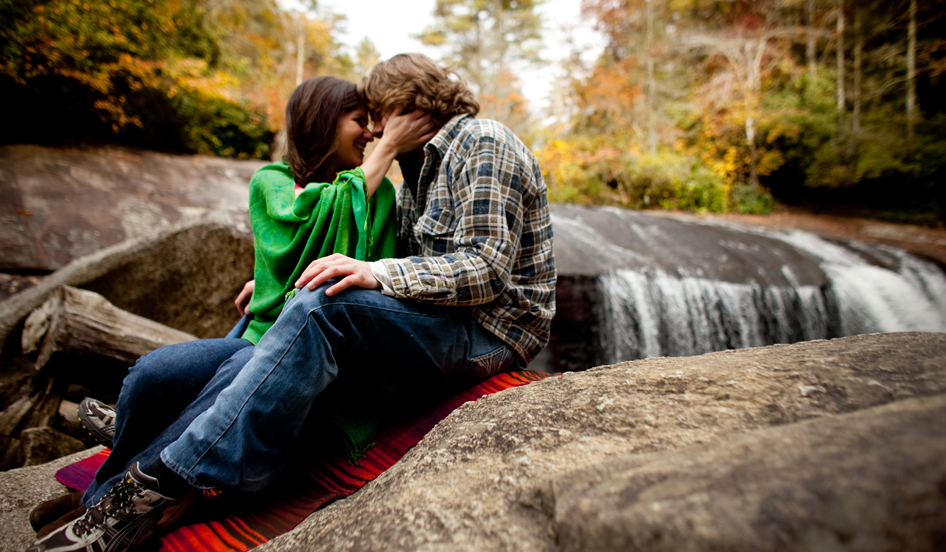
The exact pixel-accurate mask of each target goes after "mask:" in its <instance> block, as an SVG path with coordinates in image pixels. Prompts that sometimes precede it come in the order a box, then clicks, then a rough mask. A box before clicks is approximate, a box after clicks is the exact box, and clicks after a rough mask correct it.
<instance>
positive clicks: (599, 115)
mask: <svg viewBox="0 0 946 552" xmlns="http://www.w3.org/2000/svg"><path fill="white" fill-rule="evenodd" d="M634 66H635V61H634V60H633V59H625V60H622V61H619V62H615V63H613V64H611V65H608V66H602V65H599V66H596V67H595V68H594V70H593V72H592V75H591V77H589V78H588V79H587V80H586V81H585V83H584V84H583V85H581V86H580V88H579V90H578V100H579V106H580V107H581V108H583V109H584V110H586V111H589V112H590V113H591V120H592V122H593V123H594V124H595V125H598V126H602V127H607V126H612V125H617V126H624V127H629V126H631V124H632V119H633V116H632V112H633V108H634V104H635V103H636V102H637V101H638V100H639V99H640V98H641V96H642V92H641V87H640V85H639V84H638V83H636V82H634V80H633V79H632V76H631V75H632V73H631V71H632V69H633V68H634Z"/></svg>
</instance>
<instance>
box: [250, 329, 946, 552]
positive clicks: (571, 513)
mask: <svg viewBox="0 0 946 552" xmlns="http://www.w3.org/2000/svg"><path fill="white" fill-rule="evenodd" d="M944 392H946V334H938V333H899V334H874V335H867V336H858V337H852V338H844V339H837V340H831V341H814V342H805V343H799V344H795V345H776V346H770V347H761V348H754V349H742V350H738V351H726V352H722V353H711V354H707V355H702V356H697V357H686V358H656V359H648V360H641V361H636V362H630V363H623V364H618V365H615V366H607V367H600V368H595V369H592V370H589V371H587V372H582V373H567V374H564V375H563V376H560V377H551V378H547V379H545V380H543V381H540V382H537V383H533V384H530V385H527V386H524V387H519V388H515V389H510V390H507V391H504V392H502V393H498V394H496V395H490V396H487V397H484V398H483V399H480V400H479V401H476V402H475V403H470V404H467V405H464V406H463V407H461V408H459V409H458V410H456V411H455V412H453V413H452V414H451V415H450V416H449V417H448V418H447V419H446V420H444V421H443V422H441V423H440V424H438V425H437V427H435V428H434V429H433V430H432V431H431V432H430V433H429V434H428V435H427V437H426V438H425V439H424V440H423V441H422V442H421V443H420V444H418V445H417V446H416V447H415V448H414V449H412V450H411V451H410V452H409V453H408V454H407V455H406V456H405V457H404V458H403V459H402V460H401V461H400V462H399V463H398V464H396V465H395V466H394V467H393V468H391V469H390V470H388V471H387V472H385V473H384V474H382V475H381V476H380V477H378V478H377V479H376V480H375V481H373V482H371V483H369V484H368V485H366V486H365V487H364V488H363V489H362V490H360V491H359V492H358V493H355V494H354V495H353V496H351V497H349V498H348V499H345V500H341V501H338V502H336V503H334V504H332V505H330V506H329V507H327V508H325V509H323V510H320V511H318V512H315V513H314V514H313V515H311V516H310V517H309V518H308V519H306V521H304V522H303V523H302V524H300V525H299V526H298V527H296V528H295V529H294V530H293V531H292V532H291V533H288V534H286V535H283V536H281V537H278V538H276V539H274V540H273V541H271V542H269V543H267V544H265V545H263V546H262V547H261V548H260V549H261V550H264V551H267V552H275V551H282V550H451V551H453V550H470V551H474V550H475V551H480V550H517V551H520V550H521V551H531V550H535V551H538V550H558V549H560V548H562V549H569V550H595V551H596V550H607V549H648V548H649V547H650V546H651V545H654V546H655V548H656V547H657V545H660V547H661V548H660V549H668V550H669V549H684V550H687V549H692V550H701V549H713V548H716V547H718V548H724V549H733V550H753V549H756V548H762V549H767V548H768V549H777V548H782V549H822V550H839V549H847V548H859V547H861V544H862V543H863V542H864V540H863V539H871V538H873V536H876V535H877V534H879V532H883V535H884V538H883V539H881V540H880V541H878V542H879V544H878V547H877V549H878V550H904V549H916V550H925V549H930V547H931V544H930V543H935V542H940V544H941V542H942V540H941V539H942V533H941V532H937V531H941V529H938V528H937V527H936V524H935V523H932V522H931V521H930V520H934V521H935V520H937V519H938V520H942V519H944V516H946V503H944V501H943V491H942V489H943V481H946V464H944V462H943V460H942V458H943V454H942V453H943V443H944V437H946V435H944V433H943V426H942V423H937V422H939V421H941V420H942V419H943V418H942V415H943V412H944V410H943V409H944V404H943V401H942V397H940V396H941V395H943V393H944ZM923 397H934V398H935V399H931V400H919V399H920V398H923ZM884 405H889V406H886V407H885V406H884ZM878 439H879V441H878ZM888 439H892V440H888ZM887 444H889V445H890V446H889V447H888V446H885V445H887ZM894 448H896V449H899V450H891V449H894ZM750 468H751V469H750ZM851 470H853V471H851ZM691 471H692V472H693V474H697V476H699V477H697V476H694V477H690V476H688V473H690V472H691ZM914 476H915V477H914ZM765 485H768V486H765ZM849 493H850V494H849ZM717 501H718V504H715V503H716V502H717ZM783 502H784V504H783ZM683 506H686V507H688V508H689V509H688V510H686V511H684V512H681V513H680V519H679V520H676V518H675V517H674V511H675V510H674V509H675V508H677V507H683ZM665 507H666V508H669V509H668V510H667V511H664V510H662V508H665ZM701 508H702V509H701ZM828 511H831V512H835V513H834V514H832V516H827V514H825V512H828ZM821 518H824V519H823V523H822V524H821V525H818V526H816V527H810V525H811V523H812V522H815V521H819V520H820V519H821ZM881 520H883V521H881ZM665 523H667V524H669V525H667V526H666V528H665V529H662V527H663V526H662V524H665ZM743 529H745V530H746V532H745V533H743ZM851 539H853V540H851ZM936 539H940V540H939V541H937V540H936ZM664 542H665V543H666V547H663V546H664V544H663V543H664ZM635 546H639V547H640V548H635ZM872 549H873V548H872Z"/></svg>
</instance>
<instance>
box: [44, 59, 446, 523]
mask: <svg viewBox="0 0 946 552" xmlns="http://www.w3.org/2000/svg"><path fill="white" fill-rule="evenodd" d="M368 122H369V121H368V113H367V109H366V107H365V106H364V105H363V104H361V102H360V100H359V99H358V95H357V92H356V87H355V85H354V84H352V83H349V82H346V81H343V80H340V79H335V78H333V77H316V78H313V79H310V80H308V81H306V82H304V83H302V84H301V85H300V86H299V87H298V88H297V89H296V90H295V92H293V94H292V96H291V98H290V99H289V103H288V105H287V107H286V133H287V142H288V144H287V145H288V152H287V154H286V157H285V158H284V161H283V162H280V163H274V164H271V165H267V166H265V167H263V168H262V169H260V170H259V171H257V173H256V174H255V175H254V177H253V179H252V181H251V183H250V219H251V222H252V225H253V234H254V238H255V248H256V265H255V269H254V272H255V279H254V280H253V281H251V282H249V283H248V284H247V286H246V287H245V288H244V289H243V291H242V292H241V293H240V295H239V297H238V298H237V300H236V303H237V308H238V309H240V311H241V313H243V314H249V315H251V316H252V321H251V322H250V323H249V325H248V326H247V327H246V329H245V330H244V331H242V334H241V335H240V337H239V338H236V337H230V338H224V339H206V340H200V341H193V342H189V343H182V344H179V345H172V346H168V347H162V348H160V349H157V350H155V351H153V352H151V353H149V354H147V355H145V356H144V357H142V358H141V359H139V360H138V362H137V364H136V365H135V366H134V367H132V368H131V369H130V370H129V374H128V376H127V377H126V378H125V381H124V384H123V387H122V391H121V394H120V395H119V399H118V403H117V405H116V411H117V413H118V414H117V417H116V419H115V429H114V439H113V445H112V452H111V454H110V455H109V457H108V459H107V460H106V461H105V463H103V464H102V466H101V468H99V470H98V472H97V474H96V477H95V480H94V481H93V483H92V485H91V486H90V487H89V489H88V490H87V491H86V493H85V495H84V496H83V497H82V505H83V506H80V507H78V508H75V506H76V504H78V501H77V500H76V498H77V497H75V496H67V497H62V498H61V499H55V500H54V501H49V502H47V503H43V504H41V505H40V506H39V507H37V508H36V509H35V510H34V512H33V514H31V518H30V521H31V523H33V526H34V528H41V529H40V531H39V532H38V535H37V536H38V537H40V538H42V537H43V536H45V535H47V534H49V533H50V532H52V531H54V530H55V529H57V528H58V527H61V526H62V525H64V524H65V523H68V522H69V521H71V520H73V519H76V518H78V517H79V516H81V515H82V514H83V513H84V511H85V507H86V506H91V505H93V504H96V503H97V502H98V501H99V500H100V499H101V498H102V497H103V496H104V495H105V494H106V493H107V492H108V491H109V489H111V488H112V487H113V486H114V485H115V484H116V483H117V482H118V481H119V480H120V479H121V477H122V475H123V474H124V473H125V471H126V470H127V468H128V466H130V465H131V464H133V463H135V462H139V461H140V462H141V465H142V466H144V465H147V464H148V463H149V462H151V461H153V460H155V459H156V458H157V457H158V454H159V453H160V451H161V450H162V449H163V448H164V447H165V446H166V445H167V444H168V443H170V442H172V441H174V440H175V439H176V438H177V436H178V435H180V433H181V432H182V431H183V430H184V428H186V427H187V426H188V424H189V423H190V422H191V421H192V420H193V419H194V418H195V417H196V416H197V415H198V414H200V413H201V412H203V411H204V410H206V409H207V408H209V407H210V405H212V404H213V402H214V400H215V398H216V396H217V394H219V392H220V391H221V390H222V389H224V388H225V387H227V385H229V383H230V382H231V381H232V380H233V378H234V377H235V375H236V374H237V373H238V372H239V370H240V368H241V367H242V366H243V365H245V364H246V362H247V361H248V360H249V359H250V358H251V357H252V355H253V345H255V344H256V343H257V342H258V341H259V339H260V337H262V335H263V334H264V333H265V332H266V330H267V329H269V327H270V326H271V325H272V324H273V322H274V321H275V319H276V317H277V316H278V315H279V312H280V311H281V310H282V306H283V304H284V303H285V301H286V299H287V297H288V296H291V294H292V290H294V289H295V288H294V286H293V284H294V283H295V281H296V280H297V279H298V277H299V275H300V274H301V273H302V271H303V270H304V269H305V268H306V266H308V264H309V263H310V262H311V261H312V260H314V259H316V258H319V257H322V256H325V255H329V254H332V253H342V254H345V255H348V256H351V257H354V258H358V259H361V260H368V261H371V260H376V259H379V258H383V257H389V256H393V254H394V246H395V227H394V224H395V221H394V214H393V206H394V188H393V186H392V185H391V183H390V181H388V180H387V179H386V178H385V177H384V174H385V173H386V172H387V170H388V169H389V168H390V166H391V163H392V162H393V160H394V157H395V156H396V155H398V154H399V153H402V152H405V151H411V150H413V149H414V148H416V147H418V146H419V145H421V144H423V143H425V142H427V141H428V140H429V139H430V138H432V137H433V135H434V134H435V133H434V132H432V128H433V124H432V123H431V121H430V118H429V116H423V115H422V113H420V112H413V113H409V114H406V115H400V114H398V115H397V116H395V117H393V118H392V119H391V120H390V121H389V122H388V124H387V126H386V127H385V132H384V135H383V137H382V138H381V140H380V142H379V143H378V144H377V146H376V147H375V149H374V151H373V152H372V154H371V156H370V157H369V158H368V159H367V160H366V159H364V149H365V146H366V145H367V144H368V143H369V142H371V141H372V140H373V139H374V138H373V136H372V134H371V132H370V131H369V130H368ZM85 402H86V401H84V403H85ZM73 508H74V509H73ZM64 510H65V512H64ZM63 513H65V515H63V516H62V517H60V515H62V514H63ZM57 518H58V519H57ZM52 520H55V521H52Z"/></svg>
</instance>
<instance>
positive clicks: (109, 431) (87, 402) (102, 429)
mask: <svg viewBox="0 0 946 552" xmlns="http://www.w3.org/2000/svg"><path fill="white" fill-rule="evenodd" d="M79 421H80V422H82V427H84V428H85V429H86V430H87V431H88V432H89V433H90V434H91V435H92V438H93V439H95V440H96V442H98V443H99V444H100V445H105V446H106V447H108V448H112V439H113V438H114V437H115V409H114V408H112V407H110V406H108V405H107V404H105V403H103V402H102V401H97V400H95V399H92V398H89V397H86V398H84V399H82V402H80V403H79Z"/></svg>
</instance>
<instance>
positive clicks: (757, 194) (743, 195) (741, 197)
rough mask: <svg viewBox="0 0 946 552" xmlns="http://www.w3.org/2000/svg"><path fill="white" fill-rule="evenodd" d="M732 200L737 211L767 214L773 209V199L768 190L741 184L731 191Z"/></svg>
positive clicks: (747, 213) (750, 213)
mask: <svg viewBox="0 0 946 552" xmlns="http://www.w3.org/2000/svg"><path fill="white" fill-rule="evenodd" d="M732 202H733V205H734V206H735V210H736V212H737V213H742V214H744V215H767V214H769V213H771V212H772V210H773V209H775V199H774V198H773V197H772V194H771V193H769V191H768V190H765V189H763V188H757V187H754V186H749V185H748V184H743V185H740V186H736V187H735V188H733V191H732Z"/></svg>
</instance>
